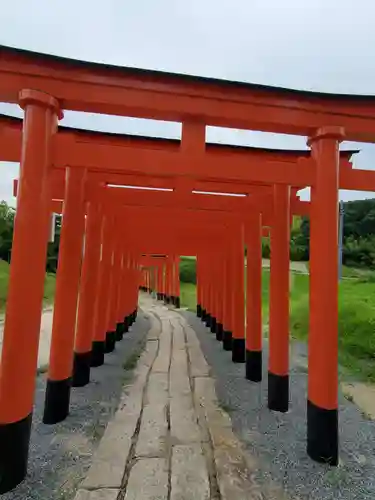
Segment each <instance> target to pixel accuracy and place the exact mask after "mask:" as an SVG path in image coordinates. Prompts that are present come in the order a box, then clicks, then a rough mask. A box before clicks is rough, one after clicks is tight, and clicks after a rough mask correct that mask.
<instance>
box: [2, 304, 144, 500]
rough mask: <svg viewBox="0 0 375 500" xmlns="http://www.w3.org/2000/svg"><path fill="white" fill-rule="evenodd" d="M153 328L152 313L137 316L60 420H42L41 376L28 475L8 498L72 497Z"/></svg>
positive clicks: (52, 499) (59, 499)
mask: <svg viewBox="0 0 375 500" xmlns="http://www.w3.org/2000/svg"><path fill="white" fill-rule="evenodd" d="M148 330H149V322H148V320H147V317H146V316H144V315H143V314H141V313H139V314H138V318H137V321H136V322H135V323H134V325H133V326H132V327H131V330H130V331H129V332H128V333H126V334H125V335H124V339H123V340H122V341H121V342H120V343H117V344H116V350H115V351H114V352H113V353H110V354H106V358H105V364H104V365H103V366H101V367H99V368H93V369H92V371H91V383H90V384H89V385H87V386H86V387H82V388H72V393H71V405H70V415H69V417H68V418H67V419H66V420H65V421H64V422H61V423H59V424H57V425H52V426H47V425H44V424H43V423H42V421H41V420H42V416H43V407H44V392H45V375H40V376H39V377H38V379H37V389H36V395H35V407H34V419H33V430H32V436H31V447H30V455H29V474H28V477H27V478H26V479H25V481H23V483H21V484H20V485H19V486H18V487H17V488H16V489H14V490H13V491H12V492H9V493H6V494H4V495H2V497H1V498H2V500H21V499H22V500H47V499H48V500H69V499H71V498H73V497H74V494H75V491H76V489H77V486H78V485H79V483H80V482H81V480H82V479H83V477H84V476H85V475H86V472H87V470H88V468H89V466H90V464H91V457H92V454H93V453H94V451H95V450H96V448H97V446H98V443H99V440H100V438H101V436H102V435H103V432H104V429H105V427H106V425H107V423H108V421H109V420H110V418H111V416H112V415H113V414H114V412H115V411H116V409H117V406H118V402H119V400H120V397H121V394H122V389H123V385H124V384H125V383H129V382H130V381H131V379H132V370H131V369H132V368H133V367H134V363H135V360H136V359H137V353H138V352H139V351H140V349H141V347H142V345H143V342H142V341H143V339H144V338H145V336H146V334H147V332H148Z"/></svg>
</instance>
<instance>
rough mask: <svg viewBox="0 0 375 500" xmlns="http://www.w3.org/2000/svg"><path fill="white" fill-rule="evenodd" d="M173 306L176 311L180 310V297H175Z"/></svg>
mask: <svg viewBox="0 0 375 500" xmlns="http://www.w3.org/2000/svg"><path fill="white" fill-rule="evenodd" d="M174 305H175V306H176V308H177V309H180V307H181V300H180V297H175V303H174Z"/></svg>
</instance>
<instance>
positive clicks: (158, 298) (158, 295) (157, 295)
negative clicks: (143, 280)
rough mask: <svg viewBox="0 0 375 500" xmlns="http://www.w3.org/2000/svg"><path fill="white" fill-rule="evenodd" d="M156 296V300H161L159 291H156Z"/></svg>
mask: <svg viewBox="0 0 375 500" xmlns="http://www.w3.org/2000/svg"><path fill="white" fill-rule="evenodd" d="M156 298H157V300H161V293H159V292H158V293H157V294H156Z"/></svg>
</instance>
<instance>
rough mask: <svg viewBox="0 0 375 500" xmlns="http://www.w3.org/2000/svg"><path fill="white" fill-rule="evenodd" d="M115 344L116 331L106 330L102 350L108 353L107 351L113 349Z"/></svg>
mask: <svg viewBox="0 0 375 500" xmlns="http://www.w3.org/2000/svg"><path fill="white" fill-rule="evenodd" d="M115 344H116V332H113V331H112V332H107V333H106V334H105V346H104V352H105V353H106V354H108V353H109V352H112V351H114V350H115Z"/></svg>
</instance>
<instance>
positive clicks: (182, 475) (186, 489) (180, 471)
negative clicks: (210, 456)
mask: <svg viewBox="0 0 375 500" xmlns="http://www.w3.org/2000/svg"><path fill="white" fill-rule="evenodd" d="M171 486H172V488H171V500H198V499H199V500H209V498H210V485H209V480H208V472H207V468H206V463H205V459H204V456H203V453H202V449H201V445H200V444H189V445H177V446H173V449H172V475H171Z"/></svg>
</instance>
